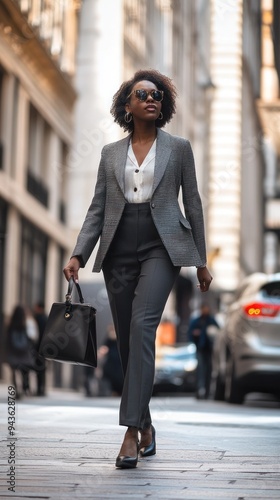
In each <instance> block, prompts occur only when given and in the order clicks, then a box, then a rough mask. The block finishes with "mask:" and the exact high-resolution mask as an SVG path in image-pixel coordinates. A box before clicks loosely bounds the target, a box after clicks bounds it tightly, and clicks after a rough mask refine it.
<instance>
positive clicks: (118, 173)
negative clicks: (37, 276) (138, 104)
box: [72, 129, 206, 272]
mask: <svg viewBox="0 0 280 500" xmlns="http://www.w3.org/2000/svg"><path fill="white" fill-rule="evenodd" d="M129 141H130V136H128V137H126V138H125V139H122V140H120V141H117V142H114V143H112V144H108V145H107V146H105V147H104V148H103V150H102V153H101V160H100V165H99V169H98V176H97V182H96V187H95V193H94V197H93V199H92V202H91V204H90V207H89V209H88V212H87V214H86V218H85V221H84V223H83V226H82V228H81V231H80V233H79V236H78V239H77V243H76V246H75V248H74V251H73V253H72V256H78V257H79V259H80V261H81V267H84V266H85V264H86V262H87V260H88V259H89V257H90V255H91V253H92V251H93V249H94V247H95V245H96V244H97V242H98V239H99V238H100V244H99V249H98V252H97V256H96V260H95V263H94V266H93V272H99V271H100V270H101V269H102V263H103V260H104V258H105V256H106V253H107V251H108V248H109V246H110V243H111V241H112V239H113V236H114V234H115V232H116V229H117V226H118V224H119V221H120V219H121V216H122V212H123V209H124V206H125V203H126V200H125V197H124V168H125V164H126V157H127V150H128V145H129ZM180 186H182V194H183V204H184V211H185V215H183V213H182V212H181V209H180V206H179V203H178V193H179V190H180ZM150 206H151V214H152V217H153V220H154V224H155V226H156V228H157V230H158V233H159V235H160V237H161V240H162V242H163V244H164V246H165V248H166V250H167V252H168V254H169V256H170V259H171V261H172V263H173V264H174V266H203V265H204V264H205V263H206V251H205V237H204V222H203V212H202V205H201V200H200V196H199V193H198V190H197V182H196V174H195V166H194V159H193V153H192V149H191V145H190V143H189V141H187V140H185V139H183V138H181V137H176V136H173V135H170V134H168V133H166V132H164V131H163V130H161V129H158V130H157V144H156V160H155V173H154V183H153V190H152V197H151V200H150Z"/></svg>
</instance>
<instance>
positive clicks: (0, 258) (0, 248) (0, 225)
mask: <svg viewBox="0 0 280 500" xmlns="http://www.w3.org/2000/svg"><path fill="white" fill-rule="evenodd" d="M7 212H8V205H7V203H6V202H5V201H4V200H2V199H1V198H0V276H1V279H0V368H1V362H2V361H3V359H2V356H3V351H4V339H3V331H4V312H3V298H4V275H5V239H6V231H7ZM0 377H1V373H0Z"/></svg>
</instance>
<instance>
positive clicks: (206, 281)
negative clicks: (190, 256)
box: [197, 266, 213, 292]
mask: <svg viewBox="0 0 280 500" xmlns="http://www.w3.org/2000/svg"><path fill="white" fill-rule="evenodd" d="M197 279H198V281H199V285H197V286H198V287H199V288H200V291H201V292H208V290H209V287H210V284H211V281H212V279H213V278H212V276H211V274H210V273H209V271H208V269H207V267H206V266H205V267H198V268H197Z"/></svg>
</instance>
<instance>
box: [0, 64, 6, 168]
mask: <svg viewBox="0 0 280 500" xmlns="http://www.w3.org/2000/svg"><path fill="white" fill-rule="evenodd" d="M4 78H5V73H4V70H3V69H2V68H1V66H0V170H2V169H4V137H3V135H4V134H3V133H4V123H5V116H4V103H5V96H4Z"/></svg>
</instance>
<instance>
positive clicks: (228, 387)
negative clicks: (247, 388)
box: [225, 355, 244, 405]
mask: <svg viewBox="0 0 280 500" xmlns="http://www.w3.org/2000/svg"><path fill="white" fill-rule="evenodd" d="M225 399H226V401H227V402H228V403H232V404H237V405H239V404H242V403H243V401H244V393H243V391H242V390H241V387H240V384H239V382H238V380H237V379H236V376H235V368H234V362H233V359H232V357H231V356H230V355H229V357H228V360H227V364H226V382H225Z"/></svg>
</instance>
